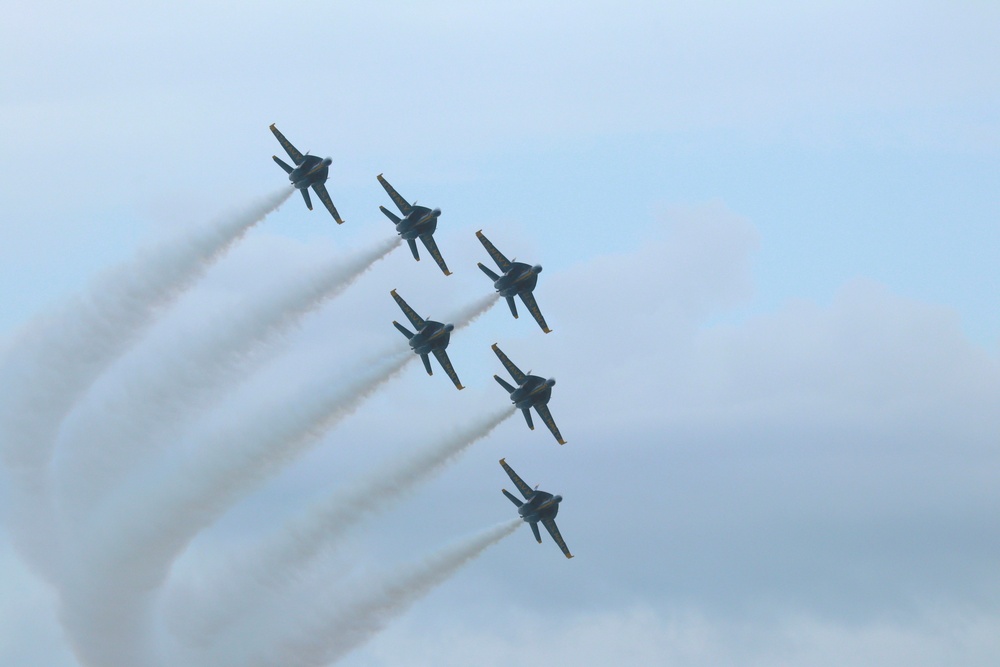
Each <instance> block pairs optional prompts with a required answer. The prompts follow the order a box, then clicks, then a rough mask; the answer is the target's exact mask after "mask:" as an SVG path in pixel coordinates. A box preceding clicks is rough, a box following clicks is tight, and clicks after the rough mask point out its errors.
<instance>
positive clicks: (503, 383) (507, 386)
mask: <svg viewBox="0 0 1000 667" xmlns="http://www.w3.org/2000/svg"><path fill="white" fill-rule="evenodd" d="M493 379H494V380H496V381H497V383H498V384H499V385H500V386H501V387H503V388H504V389H506V390H507V393H508V394H513V393H514V387H512V386H510V383H509V382H507V381H506V380H504V379H503V378H502V377H500V376H499V375H494V376H493Z"/></svg>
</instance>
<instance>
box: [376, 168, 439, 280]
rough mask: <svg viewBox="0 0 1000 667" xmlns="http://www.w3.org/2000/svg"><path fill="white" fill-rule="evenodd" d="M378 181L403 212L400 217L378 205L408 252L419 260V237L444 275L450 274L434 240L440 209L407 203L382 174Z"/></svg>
mask: <svg viewBox="0 0 1000 667" xmlns="http://www.w3.org/2000/svg"><path fill="white" fill-rule="evenodd" d="M378 182H379V183H381V184H382V187H383V188H385V191H386V192H387V193H388V194H389V198H390V199H392V203H394V204H395V205H396V208H398V209H399V212H400V213H402V214H403V217H402V218H400V217H399V216H398V215H396V214H395V213H393V212H392V211H390V210H389V209H387V208H386V207H385V206H379V207H378V208H379V210H380V211H382V213H384V214H385V217H387V218H389V219H390V220H392V222H393V223H394V224H395V225H396V231H397V232H398V233H399V235H400V236H401V237H403V239H404V240H405V241H406V242H407V243H408V244H409V246H410V252H412V253H413V259H415V260H417V261H418V262H419V261H420V253H419V252H417V239H420V240H421V241H423V243H424V245H425V246H427V252H429V253H430V254H431V257H433V258H434V261H435V262H437V265H438V266H440V267H441V270H442V271H443V272H444V275H446V276H450V275H451V271H449V270H448V265H447V264H445V263H444V257H442V256H441V251H440V250H438V247H437V243H436V242H435V241H434V230H435V229H437V224H438V218H439V217H441V209H439V208H436V209H434V210H433V211H432V210H431V209H429V208H427V207H426V206H417V205H416V203H415V202H414V203H413V204H411V203H409V202H408V201H406V200H405V199H403V198H402V197H400V196H399V193H398V192H396V189H395V188H393V187H392V186H391V185H389V181H387V180H385V179H384V178H383V177H382V174H379V175H378Z"/></svg>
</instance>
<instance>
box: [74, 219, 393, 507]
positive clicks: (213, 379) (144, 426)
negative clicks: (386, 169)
mask: <svg viewBox="0 0 1000 667" xmlns="http://www.w3.org/2000/svg"><path fill="white" fill-rule="evenodd" d="M399 244H400V239H399V237H398V236H396V237H392V238H390V239H388V240H385V241H381V242H379V243H378V244H376V245H375V246H374V247H372V248H371V249H369V250H366V251H364V252H361V253H358V254H357V255H356V256H354V257H352V258H351V259H350V260H349V261H347V262H344V263H337V264H336V265H332V266H329V267H324V268H323V269H322V270H320V271H316V272H314V273H313V274H312V275H309V276H307V277H306V278H305V279H304V280H301V281H300V282H299V283H297V284H296V285H295V286H294V287H292V288H291V289H286V290H283V291H282V292H281V293H280V294H278V295H276V296H273V297H271V298H269V299H266V300H264V301H263V302H262V303H258V304H255V305H253V306H252V307H251V308H249V309H242V310H241V311H240V312H239V313H237V314H236V315H235V316H226V317H223V318H219V320H218V321H217V322H215V323H214V324H213V325H212V326H209V327H207V331H208V334H209V335H208V336H207V337H206V338H203V339H201V340H196V341H194V343H193V344H189V345H186V346H185V347H183V348H182V349H178V350H177V351H176V354H174V355H172V356H168V357H166V358H164V357H163V356H162V355H161V356H158V357H157V358H156V359H155V360H152V361H151V362H150V363H151V364H152V365H153V366H152V367H140V368H138V369H134V372H132V373H131V374H130V375H129V376H128V377H126V378H124V379H123V380H122V381H121V382H120V384H119V385H118V386H117V387H116V394H115V396H113V397H112V398H111V399H108V398H106V397H104V398H102V400H101V405H100V407H98V408H97V409H91V410H82V411H81V414H80V415H79V418H76V419H72V418H71V419H70V420H69V421H68V422H67V424H66V427H65V428H64V432H63V434H62V437H61V444H62V445H64V448H65V449H66V450H67V454H66V455H65V456H64V457H63V459H62V461H63V463H64V465H62V469H63V471H64V472H65V475H64V476H62V477H61V479H60V488H61V489H63V490H64V500H65V502H64V506H65V507H66V508H68V509H69V510H70V511H71V513H70V516H69V523H70V525H77V526H80V525H84V522H83V518H84V517H85V516H86V515H87V514H88V513H89V511H90V510H91V509H92V508H93V504H94V502H95V501H96V500H97V499H98V498H99V497H100V496H102V495H104V494H105V493H106V492H107V490H108V489H110V488H113V487H114V486H115V484H116V483H117V482H119V481H120V480H121V478H122V477H123V476H124V475H125V474H126V473H127V472H128V471H129V470H130V469H131V468H132V467H133V465H134V464H135V462H136V461H138V460H141V459H143V458H148V456H149V455H150V454H152V453H153V452H155V451H156V449H157V444H159V443H163V442H164V441H165V438H164V437H162V436H161V437H159V438H157V437H156V436H157V434H158V433H160V432H162V431H164V430H167V431H169V430H171V428H170V427H172V426H174V425H176V424H177V423H178V422H179V421H181V420H183V419H184V418H185V417H186V416H188V415H189V414H190V413H192V412H194V411H195V410H204V409H205V408H206V406H207V405H209V404H210V403H211V400H212V399H213V398H215V397H218V396H219V394H220V389H221V388H222V387H223V386H226V385H230V384H233V383H235V382H236V381H237V380H239V379H241V378H243V377H244V376H245V375H246V374H248V373H249V372H250V370H252V369H253V368H254V367H255V365H256V364H255V363H254V362H259V361H261V360H263V358H264V356H265V355H263V354H260V352H261V351H262V350H263V346H264V344H265V343H267V342H268V341H270V340H272V339H274V338H275V337H277V336H279V335H280V334H282V333H284V332H285V331H287V330H288V329H289V328H290V327H292V326H294V325H295V324H297V323H298V322H299V321H300V320H301V319H302V318H303V317H304V316H305V315H307V314H308V313H310V312H312V311H314V310H315V309H317V308H318V307H319V306H321V305H322V304H324V303H326V302H327V301H328V300H330V299H332V298H334V297H336V296H338V295H339V294H341V293H342V292H344V290H346V289H347V288H348V287H349V286H350V285H352V284H353V283H354V282H355V281H356V280H357V279H358V278H359V277H360V276H361V275H362V274H364V273H365V272H366V271H368V270H369V269H370V268H371V267H372V266H373V265H374V264H375V263H376V262H377V261H379V260H380V259H382V258H384V257H385V256H386V255H388V254H389V253H390V252H391V251H392V250H393V249H394V248H396V247H397V246H398V245H399ZM254 352H257V354H254Z"/></svg>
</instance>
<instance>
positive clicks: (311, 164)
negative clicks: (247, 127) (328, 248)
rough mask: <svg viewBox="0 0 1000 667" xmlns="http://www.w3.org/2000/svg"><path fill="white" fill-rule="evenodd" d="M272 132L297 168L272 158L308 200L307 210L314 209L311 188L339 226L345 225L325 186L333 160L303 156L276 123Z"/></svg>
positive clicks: (272, 126) (273, 156) (274, 157)
mask: <svg viewBox="0 0 1000 667" xmlns="http://www.w3.org/2000/svg"><path fill="white" fill-rule="evenodd" d="M271 132H273V133H274V136H275V137H277V138H278V142H279V143H280V144H281V147H282V148H284V149H285V152H286V153H288V157H290V158H292V162H294V163H295V167H290V166H289V165H288V164H286V163H285V162H283V161H282V160H281V158H279V157H278V156H277V155H272V156H271V157H272V158H273V159H274V161H275V162H277V163H278V166H279V167H281V168H282V169H284V170H285V173H286V174H288V180H290V181H291V182H292V185H294V186H295V187H296V188H298V190H299V192H301V193H302V198H303V199H305V200H306V208H308V209H309V210H310V211H311V210H312V209H313V205H312V201H310V199H309V188H310V187H311V188H312V189H313V190H314V191H315V192H316V196H317V197H319V200H320V201H321V202H323V206H326V210H328V211H329V212H330V215H332V216H333V219H334V220H336V221H337V224H338V225H342V224H344V221H343V220H342V219H341V217H340V214H339V213H337V207H336V206H334V205H333V200H332V199H330V193H329V192H327V191H326V186H325V185H323V184H324V183H326V178H327V176H329V174H330V163H331V162H333V160H331V159H330V158H324V159H320V158H318V157H316V156H315V155H309V154H306V155H303V154H302V153H300V152H299V151H298V149H297V148H295V146H293V145H292V144H291V142H290V141H288V139H285V135H283V134H282V133H281V132H279V131H278V128H276V127H275V126H274V123H271Z"/></svg>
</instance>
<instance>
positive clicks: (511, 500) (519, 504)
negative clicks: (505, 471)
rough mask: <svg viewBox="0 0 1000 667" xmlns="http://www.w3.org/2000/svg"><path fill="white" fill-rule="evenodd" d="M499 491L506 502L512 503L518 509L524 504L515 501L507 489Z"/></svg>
mask: <svg viewBox="0 0 1000 667" xmlns="http://www.w3.org/2000/svg"><path fill="white" fill-rule="evenodd" d="M501 491H503V494H504V495H505V496H507V500H509V501H510V502H512V503H514V504H515V505H517V506H518V507H520V506H521V505H523V504H524V503H522V502H521V501H520V500H518V499H517V497H516V496H514V494H513V493H511V492H510V491H508V490H507V489H501Z"/></svg>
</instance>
